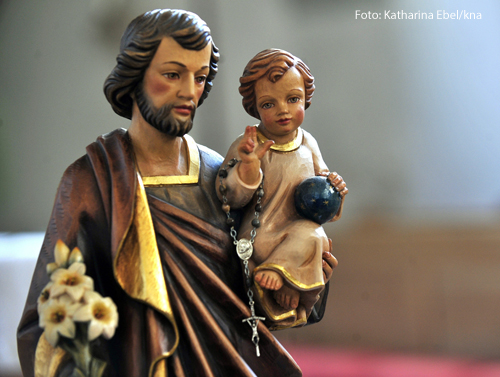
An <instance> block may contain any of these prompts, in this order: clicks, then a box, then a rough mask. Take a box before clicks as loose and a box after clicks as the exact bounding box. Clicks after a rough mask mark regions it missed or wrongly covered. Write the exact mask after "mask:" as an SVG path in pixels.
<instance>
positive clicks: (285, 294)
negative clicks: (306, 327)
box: [274, 285, 300, 310]
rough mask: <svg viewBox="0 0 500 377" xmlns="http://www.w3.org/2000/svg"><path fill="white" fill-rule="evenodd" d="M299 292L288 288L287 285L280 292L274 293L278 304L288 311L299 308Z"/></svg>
mask: <svg viewBox="0 0 500 377" xmlns="http://www.w3.org/2000/svg"><path fill="white" fill-rule="evenodd" d="M299 297H300V293H299V291H296V290H295V289H292V288H290V287H287V286H286V285H284V286H282V287H281V289H280V290H278V291H276V292H274V299H275V300H276V302H277V303H278V304H279V305H280V306H281V307H282V308H283V309H286V310H291V309H297V306H299Z"/></svg>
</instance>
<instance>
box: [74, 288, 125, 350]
mask: <svg viewBox="0 0 500 377" xmlns="http://www.w3.org/2000/svg"><path fill="white" fill-rule="evenodd" d="M83 299H84V305H82V306H81V307H80V308H79V309H78V310H77V311H76V312H75V314H74V316H73V319H74V320H75V321H76V322H87V321H90V323H89V330H88V331H89V332H88V336H89V340H90V341H91V340H94V339H96V338H97V337H99V336H100V335H103V336H104V337H105V338H106V339H110V338H111V337H112V336H113V335H114V334H115V329H116V327H117V326H118V312H117V310H116V305H115V303H114V302H113V300H111V299H110V298H109V297H106V298H103V297H102V296H101V295H100V294H99V293H97V292H94V291H86V292H85V294H84V296H83Z"/></svg>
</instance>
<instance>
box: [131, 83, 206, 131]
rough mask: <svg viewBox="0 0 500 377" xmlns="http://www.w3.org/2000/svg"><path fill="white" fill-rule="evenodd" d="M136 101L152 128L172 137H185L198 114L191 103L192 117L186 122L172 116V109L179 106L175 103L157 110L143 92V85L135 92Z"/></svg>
mask: <svg viewBox="0 0 500 377" xmlns="http://www.w3.org/2000/svg"><path fill="white" fill-rule="evenodd" d="M135 99H136V101H137V107H139V111H140V112H141V115H142V117H143V118H144V120H145V121H146V122H148V123H149V124H150V125H151V126H153V127H154V128H156V129H157V130H158V131H160V132H163V133H164V134H167V135H170V136H184V135H185V134H187V133H188V132H189V131H190V130H191V128H192V127H193V119H194V114H195V112H196V106H195V105H194V103H193V102H192V101H191V105H192V106H193V110H192V111H191V117H190V118H188V119H186V120H180V119H177V118H176V117H175V116H174V114H172V109H173V108H174V107H175V106H178V104H177V103H175V102H170V103H167V104H165V105H163V106H162V107H160V108H159V109H158V108H156V107H155V106H154V105H153V104H152V103H151V99H150V98H149V97H148V95H147V94H146V93H144V91H143V90H142V85H140V86H139V87H138V88H137V90H136V92H135Z"/></svg>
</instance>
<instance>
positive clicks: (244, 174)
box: [238, 126, 274, 184]
mask: <svg viewBox="0 0 500 377" xmlns="http://www.w3.org/2000/svg"><path fill="white" fill-rule="evenodd" d="M273 144H274V141H272V140H268V141H266V142H265V143H262V144H260V143H259V141H258V140H257V129H256V127H252V126H247V127H246V128H245V134H244V135H243V138H242V139H241V141H240V143H239V144H238V155H239V157H240V160H241V163H240V164H238V173H239V176H240V178H241V179H242V181H243V182H245V183H247V184H252V183H255V181H256V180H257V178H258V177H259V170H260V160H261V159H262V157H264V155H265V154H266V152H267V151H268V150H269V148H271V146H272V145H273Z"/></svg>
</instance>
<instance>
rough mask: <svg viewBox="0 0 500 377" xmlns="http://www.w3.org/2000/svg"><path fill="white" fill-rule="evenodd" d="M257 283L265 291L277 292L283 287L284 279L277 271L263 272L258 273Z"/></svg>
mask: <svg viewBox="0 0 500 377" xmlns="http://www.w3.org/2000/svg"><path fill="white" fill-rule="evenodd" d="M255 281H256V282H257V283H258V284H259V285H260V286H261V287H262V288H265V289H270V290H272V291H277V290H278V289H280V288H281V287H282V286H283V278H282V277H281V275H280V274H278V273H277V272H275V271H270V270H263V271H257V273H256V274H255Z"/></svg>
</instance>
